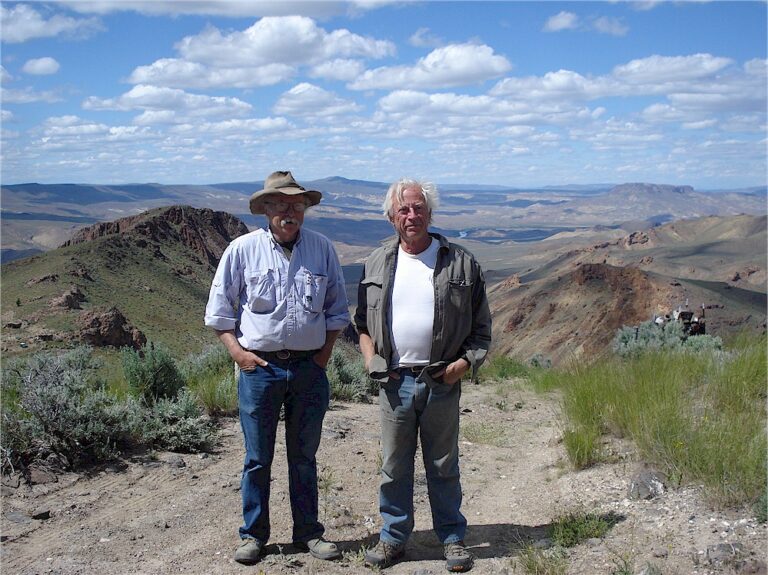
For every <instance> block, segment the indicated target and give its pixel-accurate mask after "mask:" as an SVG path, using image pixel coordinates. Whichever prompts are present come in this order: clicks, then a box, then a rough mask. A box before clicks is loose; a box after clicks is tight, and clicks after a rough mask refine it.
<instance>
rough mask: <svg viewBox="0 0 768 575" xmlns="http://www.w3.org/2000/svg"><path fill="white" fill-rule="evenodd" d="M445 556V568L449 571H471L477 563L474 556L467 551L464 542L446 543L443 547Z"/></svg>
mask: <svg viewBox="0 0 768 575" xmlns="http://www.w3.org/2000/svg"><path fill="white" fill-rule="evenodd" d="M443 554H444V555H445V568H446V569H448V571H453V572H460V571H469V570H470V569H472V565H473V564H474V562H475V558H474V556H473V555H472V554H471V553H470V552H469V551H467V548H466V547H465V546H464V542H463V541H454V542H453V543H446V544H445V545H444V546H443Z"/></svg>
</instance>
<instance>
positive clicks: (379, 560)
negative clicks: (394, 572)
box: [365, 539, 405, 569]
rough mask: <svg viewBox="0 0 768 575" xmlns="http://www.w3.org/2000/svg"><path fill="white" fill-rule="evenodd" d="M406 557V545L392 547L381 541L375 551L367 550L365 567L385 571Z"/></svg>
mask: <svg viewBox="0 0 768 575" xmlns="http://www.w3.org/2000/svg"><path fill="white" fill-rule="evenodd" d="M404 556H405V543H401V544H400V545H390V544H389V543H385V542H384V541H382V540H381V539H379V542H378V544H377V545H376V547H374V548H373V549H366V550H365V566H366V567H379V568H380V569H384V568H385V567H389V566H390V565H393V564H395V563H397V562H398V561H400V559H402V558H403V557H404Z"/></svg>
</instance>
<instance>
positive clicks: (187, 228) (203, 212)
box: [61, 206, 248, 267]
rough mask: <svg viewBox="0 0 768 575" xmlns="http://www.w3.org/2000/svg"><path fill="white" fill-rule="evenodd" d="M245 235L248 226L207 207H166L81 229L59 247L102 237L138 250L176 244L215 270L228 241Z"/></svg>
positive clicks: (229, 215)
mask: <svg viewBox="0 0 768 575" xmlns="http://www.w3.org/2000/svg"><path fill="white" fill-rule="evenodd" d="M246 233H248V227H247V226H246V225H245V224H244V223H243V222H242V221H241V220H240V219H238V218H236V217H235V216H233V215H232V214H229V213H226V212H215V211H213V210H211V209H208V208H205V209H198V208H192V207H190V206H170V207H166V208H158V209H155V210H150V211H148V212H144V213H141V214H138V215H136V216H129V217H126V218H121V219H119V220H115V221H113V222H101V223H98V224H95V225H93V226H89V227H87V228H83V229H81V230H78V231H77V232H76V233H75V234H74V235H73V236H72V239H70V240H69V241H67V242H65V243H64V244H62V246H61V247H67V246H71V245H75V244H80V243H84V242H89V241H93V240H95V239H98V238H103V237H105V236H122V237H123V238H132V239H134V240H136V241H137V242H138V245H139V246H140V247H146V246H147V245H148V243H150V242H151V243H153V244H159V245H162V244H164V243H166V242H180V243H181V244H183V245H184V246H186V247H187V248H189V249H190V250H191V251H192V252H193V253H194V254H195V255H196V256H197V257H198V258H199V259H200V260H201V261H204V262H207V263H208V264H209V265H211V266H214V267H215V265H216V263H217V262H218V261H219V258H221V254H222V253H223V252H224V249H225V248H226V247H227V245H228V244H229V242H231V241H232V240H233V239H234V238H236V237H238V236H240V235H243V234H246Z"/></svg>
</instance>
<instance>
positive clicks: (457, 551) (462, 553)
mask: <svg viewBox="0 0 768 575" xmlns="http://www.w3.org/2000/svg"><path fill="white" fill-rule="evenodd" d="M445 554H446V555H450V556H452V557H469V552H468V551H467V550H466V548H464V547H463V546H462V545H459V544H458V543H448V544H447V545H446V546H445Z"/></svg>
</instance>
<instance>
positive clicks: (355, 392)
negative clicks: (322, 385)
mask: <svg viewBox="0 0 768 575" xmlns="http://www.w3.org/2000/svg"><path fill="white" fill-rule="evenodd" d="M326 373H327V375H328V381H329V383H330V386H331V398H333V399H336V400H339V401H366V400H367V399H368V397H369V396H370V395H371V394H373V393H375V392H377V390H378V384H377V383H376V382H375V381H373V380H372V379H371V378H370V377H368V371H367V370H366V369H365V363H364V362H363V358H362V357H361V355H360V353H359V352H358V351H357V350H356V349H355V346H354V344H352V343H350V342H348V341H346V340H341V339H340V340H338V341H337V342H336V345H334V347H333V352H332V353H331V359H330V360H329V361H328V366H327V369H326Z"/></svg>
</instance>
